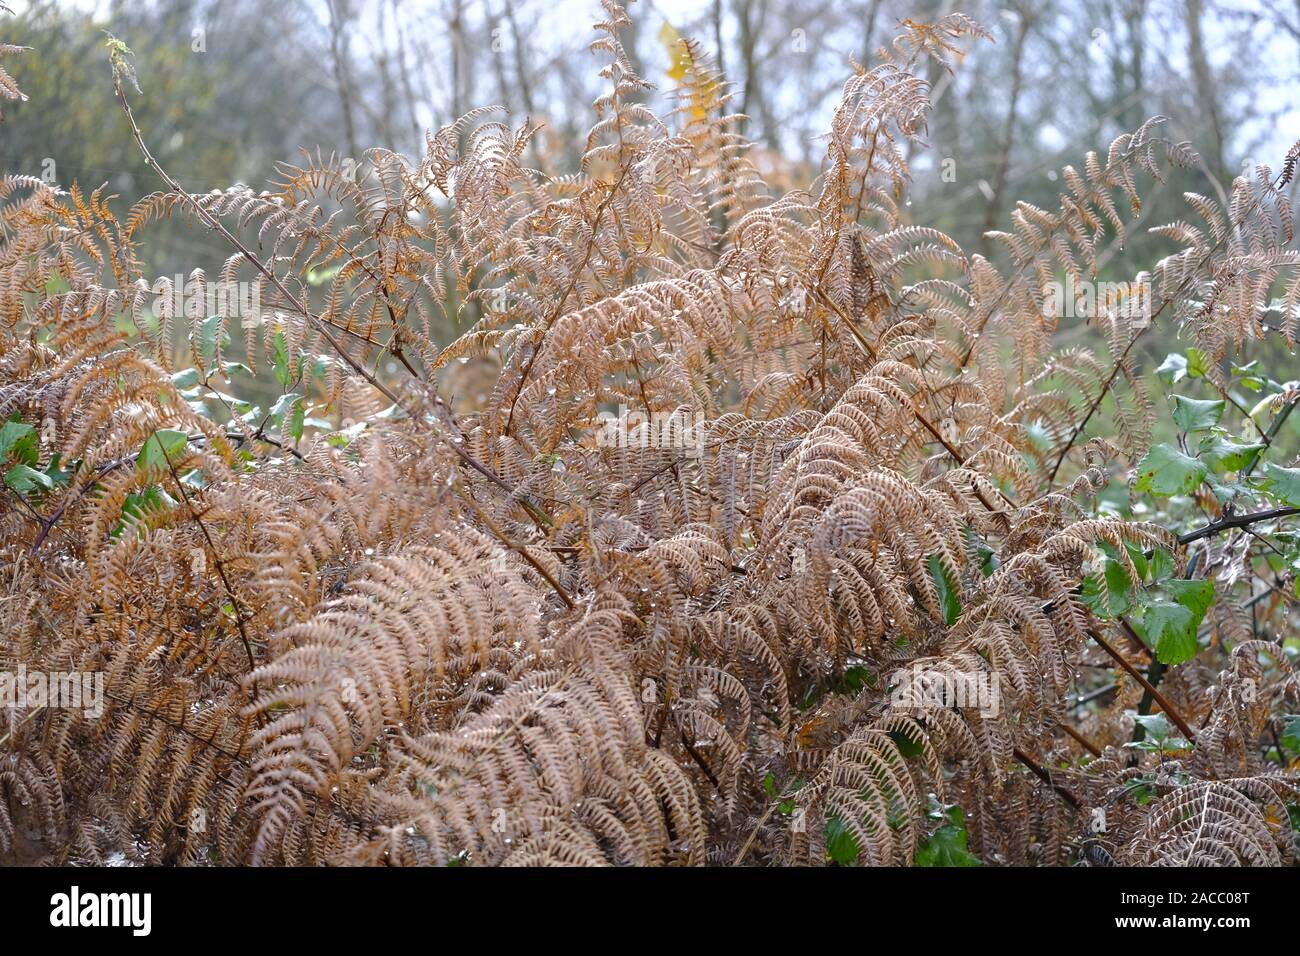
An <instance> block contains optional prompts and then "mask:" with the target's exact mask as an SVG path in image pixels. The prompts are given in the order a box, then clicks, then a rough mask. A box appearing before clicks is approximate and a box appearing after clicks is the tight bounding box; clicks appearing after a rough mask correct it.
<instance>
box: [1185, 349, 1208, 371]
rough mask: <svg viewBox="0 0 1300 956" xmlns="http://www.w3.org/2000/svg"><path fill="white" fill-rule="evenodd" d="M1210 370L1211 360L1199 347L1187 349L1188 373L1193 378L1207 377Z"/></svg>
mask: <svg viewBox="0 0 1300 956" xmlns="http://www.w3.org/2000/svg"><path fill="white" fill-rule="evenodd" d="M1209 372H1210V360H1209V358H1207V357H1206V355H1205V353H1204V352H1202V351H1201V350H1200V349H1198V348H1190V349H1188V350H1187V374H1188V376H1190V377H1191V378H1205V376H1206V375H1208V374H1209Z"/></svg>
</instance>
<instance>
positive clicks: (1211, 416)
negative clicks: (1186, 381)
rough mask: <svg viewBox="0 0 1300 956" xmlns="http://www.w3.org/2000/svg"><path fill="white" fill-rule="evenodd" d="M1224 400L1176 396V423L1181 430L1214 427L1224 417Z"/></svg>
mask: <svg viewBox="0 0 1300 956" xmlns="http://www.w3.org/2000/svg"><path fill="white" fill-rule="evenodd" d="M1224 404H1225V403H1224V401H1223V399H1221V398H1217V399H1198V398H1185V397H1184V396H1182V395H1175V396H1174V424H1175V425H1177V426H1178V430H1179V431H1184V432H1194V431H1201V430H1203V429H1206V428H1213V427H1214V426H1215V425H1217V424H1219V420H1220V419H1221V418H1223V408H1224Z"/></svg>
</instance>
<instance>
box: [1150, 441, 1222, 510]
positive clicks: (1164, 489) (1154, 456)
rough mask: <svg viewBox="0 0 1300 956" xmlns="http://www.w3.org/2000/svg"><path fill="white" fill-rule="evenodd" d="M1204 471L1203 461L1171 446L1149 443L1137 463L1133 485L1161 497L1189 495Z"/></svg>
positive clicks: (1207, 469) (1207, 471)
mask: <svg viewBox="0 0 1300 956" xmlns="http://www.w3.org/2000/svg"><path fill="white" fill-rule="evenodd" d="M1208 473H1209V468H1208V467H1207V466H1206V464H1205V462H1203V461H1200V460H1199V459H1196V458H1189V457H1188V456H1187V455H1184V454H1183V453H1182V452H1180V451H1179V450H1178V449H1177V448H1174V447H1173V446H1172V445H1153V446H1152V447H1151V450H1150V451H1149V452H1147V453H1146V455H1145V456H1144V457H1143V459H1142V460H1141V461H1140V462H1138V480H1137V485H1136V488H1137V490H1138V491H1149V492H1151V493H1152V494H1153V495H1159V496H1161V497H1165V498H1167V497H1169V496H1170V495H1185V494H1190V493H1191V492H1192V491H1195V490H1196V488H1197V486H1198V485H1200V483H1201V482H1202V481H1204V480H1205V476H1206V475H1207V474H1208Z"/></svg>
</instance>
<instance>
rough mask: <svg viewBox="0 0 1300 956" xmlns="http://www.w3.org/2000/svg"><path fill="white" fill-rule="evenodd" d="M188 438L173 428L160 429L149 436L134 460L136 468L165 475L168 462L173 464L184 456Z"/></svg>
mask: <svg viewBox="0 0 1300 956" xmlns="http://www.w3.org/2000/svg"><path fill="white" fill-rule="evenodd" d="M188 441H189V436H188V435H186V434H185V433H184V432H182V431H177V430H176V429H174V428H160V429H158V431H156V432H154V433H153V434H152V435H150V436H149V440H148V441H146V442H145V443H144V446H143V447H142V448H141V449H140V455H139V457H138V458H136V467H138V468H139V469H140V470H141V471H144V472H161V473H166V472H167V471H168V470H169V468H168V462H173V463H174V462H175V461H176V460H177V459H178V458H180V457H182V456H183V455H184V454H185V446H186V444H187V443H188Z"/></svg>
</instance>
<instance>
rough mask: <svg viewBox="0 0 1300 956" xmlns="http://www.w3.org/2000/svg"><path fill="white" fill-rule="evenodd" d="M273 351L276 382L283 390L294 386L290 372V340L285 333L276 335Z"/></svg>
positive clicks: (272, 346) (272, 343)
mask: <svg viewBox="0 0 1300 956" xmlns="http://www.w3.org/2000/svg"><path fill="white" fill-rule="evenodd" d="M271 349H272V354H273V356H274V359H275V380H276V381H277V382H279V383H280V387H281V388H288V387H289V386H290V385H292V384H293V373H292V372H290V371H289V340H288V339H286V338H285V336H284V333H283V332H276V333H275V337H274V338H273V339H272V341H271Z"/></svg>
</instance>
